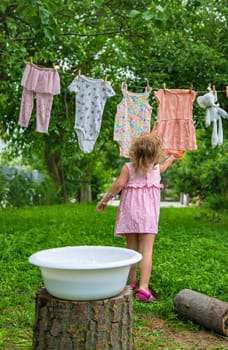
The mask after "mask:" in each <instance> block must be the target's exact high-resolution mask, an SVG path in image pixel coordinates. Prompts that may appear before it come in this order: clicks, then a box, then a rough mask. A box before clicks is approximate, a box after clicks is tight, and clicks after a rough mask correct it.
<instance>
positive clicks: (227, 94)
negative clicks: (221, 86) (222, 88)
mask: <svg viewBox="0 0 228 350" xmlns="http://www.w3.org/2000/svg"><path fill="white" fill-rule="evenodd" d="M226 97H227V98H228V85H227V86H226Z"/></svg>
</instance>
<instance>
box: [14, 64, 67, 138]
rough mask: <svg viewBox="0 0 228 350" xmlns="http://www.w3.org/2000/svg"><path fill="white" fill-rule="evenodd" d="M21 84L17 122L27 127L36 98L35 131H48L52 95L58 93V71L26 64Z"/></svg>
mask: <svg viewBox="0 0 228 350" xmlns="http://www.w3.org/2000/svg"><path fill="white" fill-rule="evenodd" d="M21 84H22V86H23V93H22V99H21V108H20V115H19V120H18V124H19V125H20V126H22V127H25V128H27V127H28V124H29V120H30V118H31V114H32V110H33V106H34V99H35V98H36V131H37V132H44V133H46V132H48V126H49V121H50V116H51V109H52V102H53V97H54V95H57V94H59V93H60V79H59V74H58V72H57V71H56V70H54V69H53V68H44V67H38V66H36V65H34V64H27V66H26V68H25V71H24V73H23V77H22V82H21Z"/></svg>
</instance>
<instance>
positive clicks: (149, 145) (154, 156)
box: [129, 133, 162, 174]
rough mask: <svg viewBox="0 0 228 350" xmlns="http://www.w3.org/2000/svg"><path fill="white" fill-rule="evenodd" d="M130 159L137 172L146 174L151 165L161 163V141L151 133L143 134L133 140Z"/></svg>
mask: <svg viewBox="0 0 228 350" xmlns="http://www.w3.org/2000/svg"><path fill="white" fill-rule="evenodd" d="M129 158H130V161H131V163H132V164H133V167H134V169H135V171H136V172H142V173H143V174H146V172H147V171H148V169H149V167H151V165H152V166H155V165H156V164H158V163H160V162H161V159H162V148H161V141H160V139H159V138H158V137H157V136H153V135H151V134H149V133H142V134H141V135H140V136H138V137H136V138H135V139H134V140H133V142H132V145H131V148H130V157H129Z"/></svg>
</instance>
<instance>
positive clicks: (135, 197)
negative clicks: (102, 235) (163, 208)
mask: <svg viewBox="0 0 228 350" xmlns="http://www.w3.org/2000/svg"><path fill="white" fill-rule="evenodd" d="M126 165H127V167H128V170H129V180H128V183H127V184H126V186H125V188H123V190H122V193H121V198H120V205H119V209H118V213H117V219H116V225H115V231H114V235H115V236H122V235H125V234H129V233H153V234H156V233H157V232H158V221H159V214H160V189H161V188H162V187H163V185H162V184H160V180H161V176H160V167H159V165H156V166H155V167H154V168H153V170H150V171H149V172H147V174H146V175H142V174H137V173H136V172H135V170H134V167H133V165H132V163H126Z"/></svg>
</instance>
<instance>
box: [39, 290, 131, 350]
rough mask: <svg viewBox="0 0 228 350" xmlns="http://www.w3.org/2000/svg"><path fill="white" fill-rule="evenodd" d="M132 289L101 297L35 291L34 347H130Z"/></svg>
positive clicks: (70, 349)
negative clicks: (74, 297) (91, 298)
mask: <svg viewBox="0 0 228 350" xmlns="http://www.w3.org/2000/svg"><path fill="white" fill-rule="evenodd" d="M132 315H133V302H132V291H131V289H130V288H129V287H126V288H125V289H124V291H123V292H122V293H120V294H119V295H117V296H115V297H113V298H110V299H103V300H94V301H69V300H62V299H58V298H55V297H53V296H52V295H50V294H49V293H48V292H47V291H46V289H44V288H42V289H40V290H39V291H38V293H37V295H36V313H35V326H34V331H33V350H106V349H115V350H132Z"/></svg>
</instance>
